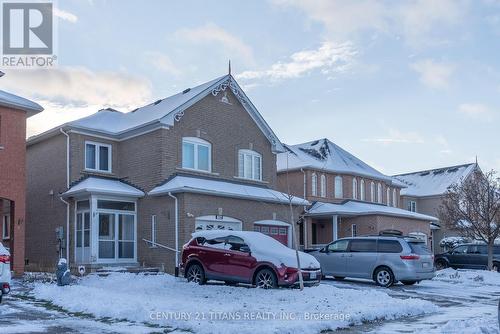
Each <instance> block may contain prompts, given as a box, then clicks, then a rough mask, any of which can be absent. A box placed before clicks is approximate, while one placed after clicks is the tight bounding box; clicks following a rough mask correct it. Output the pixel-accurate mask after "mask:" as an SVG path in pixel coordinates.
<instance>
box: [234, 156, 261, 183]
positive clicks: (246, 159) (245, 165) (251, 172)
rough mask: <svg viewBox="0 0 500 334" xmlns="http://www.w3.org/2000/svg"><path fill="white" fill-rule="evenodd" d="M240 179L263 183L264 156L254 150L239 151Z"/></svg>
mask: <svg viewBox="0 0 500 334" xmlns="http://www.w3.org/2000/svg"><path fill="white" fill-rule="evenodd" d="M238 177H241V178H244V179H250V180H258V181H262V156H261V155H260V154H259V153H257V152H255V151H252V150H239V151H238Z"/></svg>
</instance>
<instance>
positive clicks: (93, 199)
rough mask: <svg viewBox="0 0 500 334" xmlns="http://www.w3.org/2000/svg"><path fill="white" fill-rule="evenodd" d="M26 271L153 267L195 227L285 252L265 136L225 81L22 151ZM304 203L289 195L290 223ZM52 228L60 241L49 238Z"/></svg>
mask: <svg viewBox="0 0 500 334" xmlns="http://www.w3.org/2000/svg"><path fill="white" fill-rule="evenodd" d="M27 147H28V149H27V160H28V210H27V219H26V221H27V230H26V239H27V247H26V253H27V255H26V257H27V261H28V267H29V268H30V269H31V270H47V269H50V268H53V267H54V264H55V263H56V260H57V258H58V257H59V256H61V257H62V256H64V257H68V259H69V261H70V264H71V266H72V267H73V268H74V267H75V266H76V265H83V266H86V267H87V268H88V269H92V268H96V267H102V266H105V265H117V264H118V265H124V266H134V265H135V266H137V265H144V266H156V267H161V268H164V269H165V270H166V271H167V272H171V273H172V272H175V271H176V269H177V264H178V263H179V258H178V252H177V251H178V250H180V248H181V247H182V245H183V244H184V243H185V242H187V241H188V240H189V239H190V237H191V233H192V232H194V231H195V230H201V229H217V228H219V229H234V230H241V229H242V230H254V229H258V230H260V231H262V232H264V233H267V234H269V235H271V236H272V237H274V238H276V239H278V240H280V241H282V242H283V243H285V244H287V245H290V244H291V240H292V238H291V235H292V234H291V233H292V228H291V225H290V224H289V222H290V211H289V197H288V196H285V195H284V194H283V193H281V192H279V191H277V190H275V189H276V187H277V177H276V155H277V154H278V153H280V152H283V151H284V147H283V145H282V144H281V143H280V141H279V140H278V138H277V137H276V135H275V134H274V133H273V131H272V130H271V128H270V127H269V126H268V124H267V123H266V122H265V120H264V119H263V118H262V116H261V115H260V113H259V112H258V111H257V109H256V108H255V106H254V105H253V104H252V102H251V101H250V100H249V99H248V97H247V96H246V95H245V93H244V92H243V90H242V89H241V88H240V87H239V85H238V84H237V82H236V81H235V80H234V78H233V77H232V76H231V75H230V74H229V75H225V76H223V77H220V78H217V79H215V80H212V81H210V82H207V83H204V84H202V85H199V86H197V87H194V88H191V89H186V90H184V91H183V92H181V93H179V94H176V95H173V96H171V97H168V98H165V99H162V100H158V101H156V102H154V103H151V104H149V105H146V106H144V107H141V108H137V109H135V110H133V111H131V112H128V113H122V112H119V111H116V110H113V109H104V110H101V111H99V112H97V113H95V114H93V115H91V116H88V117H85V118H82V119H79V120H76V121H73V122H70V123H67V124H64V125H62V126H60V127H57V128H55V129H52V130H49V131H47V132H45V133H42V134H40V135H37V136H35V137H32V138H30V139H29V140H28V143H27ZM305 203H307V202H306V201H305V200H303V199H301V198H292V206H293V210H294V212H295V217H298V215H299V213H300V212H301V211H302V206H303V205H304V204H305ZM56 231H57V233H56Z"/></svg>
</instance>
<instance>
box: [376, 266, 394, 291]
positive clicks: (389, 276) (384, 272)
mask: <svg viewBox="0 0 500 334" xmlns="http://www.w3.org/2000/svg"><path fill="white" fill-rule="evenodd" d="M374 278H375V283H377V285H380V286H382V287H384V288H388V287H390V286H391V285H393V284H394V274H393V273H392V271H391V270H390V269H389V268H387V267H380V268H378V269H377V270H376V271H375V275H374Z"/></svg>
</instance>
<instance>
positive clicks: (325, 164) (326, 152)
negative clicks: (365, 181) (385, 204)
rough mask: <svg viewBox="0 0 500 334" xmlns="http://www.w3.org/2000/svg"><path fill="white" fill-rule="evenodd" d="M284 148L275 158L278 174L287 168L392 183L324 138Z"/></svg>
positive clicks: (386, 177) (388, 177)
mask: <svg viewBox="0 0 500 334" xmlns="http://www.w3.org/2000/svg"><path fill="white" fill-rule="evenodd" d="M285 148H286V150H287V152H285V153H280V154H278V157H277V167H278V172H280V171H286V170H287V168H288V170H296V169H300V168H312V169H318V170H324V171H327V172H333V173H341V174H352V175H359V176H365V177H370V178H373V179H377V180H384V181H388V182H392V179H391V177H390V176H387V175H384V174H382V173H380V172H379V171H378V170H376V169H375V168H373V167H371V166H369V165H368V164H366V163H365V162H363V161H361V160H360V159H358V158H356V157H355V156H354V155H352V154H351V153H349V152H347V151H346V150H344V149H342V148H341V147H340V146H338V145H335V144H334V143H332V142H331V141H330V140H328V139H326V138H324V139H320V140H314V141H311V142H307V143H304V144H298V145H285ZM287 159H288V161H287ZM396 186H398V185H396Z"/></svg>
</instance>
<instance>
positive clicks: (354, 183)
mask: <svg viewBox="0 0 500 334" xmlns="http://www.w3.org/2000/svg"><path fill="white" fill-rule="evenodd" d="M352 198H353V199H358V180H357V179H356V178H355V177H353V178H352Z"/></svg>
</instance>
